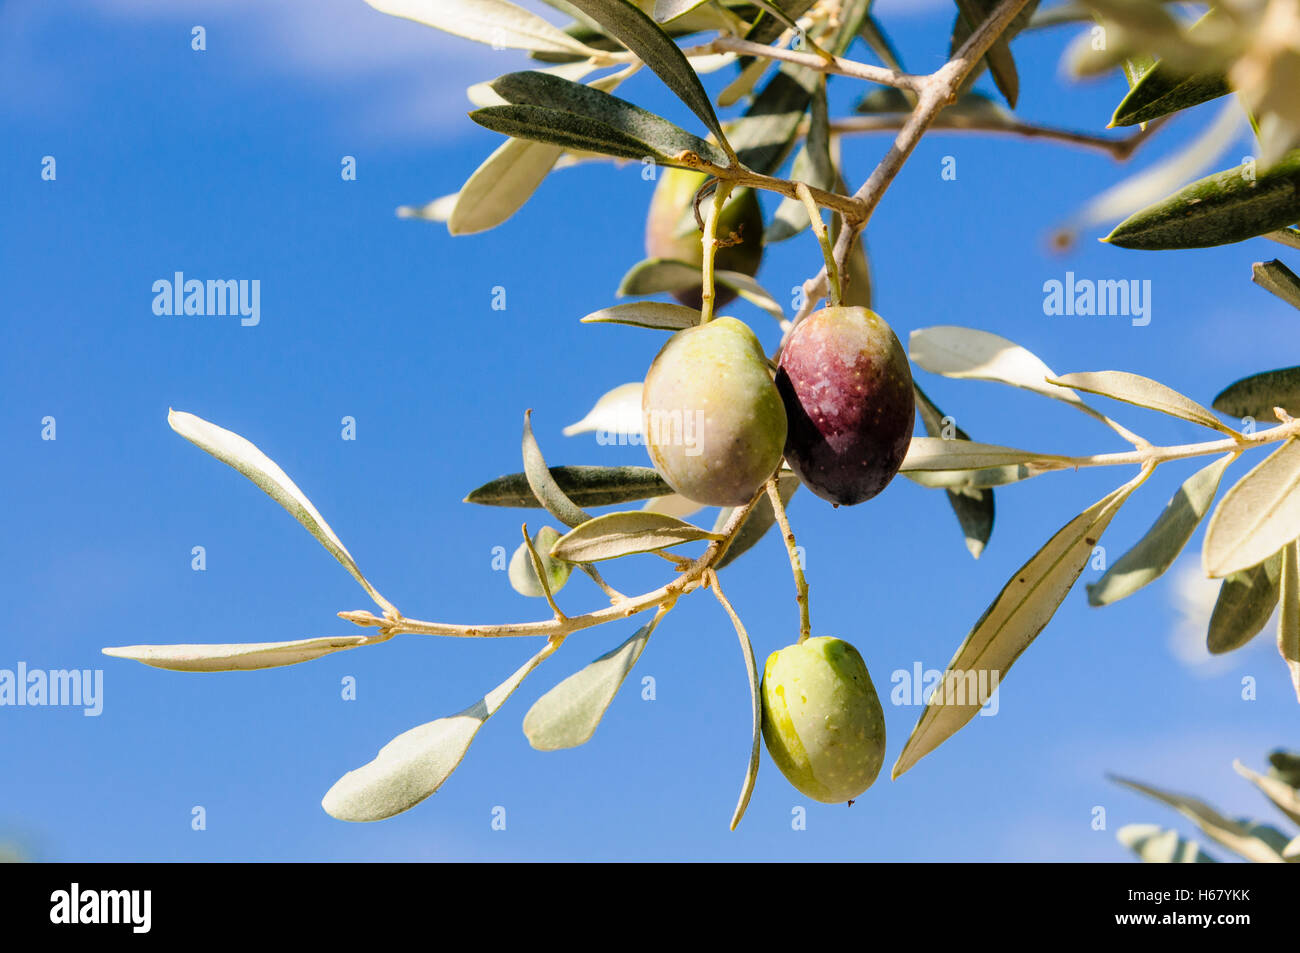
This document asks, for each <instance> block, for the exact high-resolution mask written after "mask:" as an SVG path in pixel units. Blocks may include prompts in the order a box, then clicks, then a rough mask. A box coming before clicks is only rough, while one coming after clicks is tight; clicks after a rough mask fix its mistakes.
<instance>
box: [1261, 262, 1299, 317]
mask: <svg viewBox="0 0 1300 953" xmlns="http://www.w3.org/2000/svg"><path fill="white" fill-rule="evenodd" d="M1251 273H1252V279H1251V280H1252V281H1254V282H1255V284H1257V285H1259V286H1260V287H1261V288H1263V289H1264V290H1265V291H1271V292H1272V293H1273V294H1275V295H1277V296H1278V297H1279V298H1281V299H1282V300H1283V301H1285V302H1286V303H1287V304H1289V305H1291V307H1293V308H1300V276H1297V275H1296V273H1295V272H1294V271H1292V270H1291V269H1290V268H1288V267H1287V266H1286V265H1284V264H1282V262H1280V261H1278V260H1277V259H1276V258H1274V259H1273V260H1272V261H1269V262H1260V261H1257V262H1255V264H1254V267H1253V268H1252V269H1251Z"/></svg>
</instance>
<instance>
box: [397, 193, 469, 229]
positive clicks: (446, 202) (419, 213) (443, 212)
mask: <svg viewBox="0 0 1300 953" xmlns="http://www.w3.org/2000/svg"><path fill="white" fill-rule="evenodd" d="M459 199H460V193H459V192H453V193H452V194H451V195H444V196H442V198H437V199H434V200H433V201H432V202H430V203H428V204H427V205H399V206H398V207H397V217H398V218H419V219H423V220H424V221H426V222H446V221H447V219H449V218H451V213H452V212H453V211H454V210H455V208H456V202H457V200H459Z"/></svg>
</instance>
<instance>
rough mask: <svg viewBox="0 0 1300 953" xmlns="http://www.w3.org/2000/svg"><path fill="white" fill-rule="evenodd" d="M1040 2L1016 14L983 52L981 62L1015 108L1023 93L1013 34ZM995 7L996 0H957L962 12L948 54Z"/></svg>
mask: <svg viewBox="0 0 1300 953" xmlns="http://www.w3.org/2000/svg"><path fill="white" fill-rule="evenodd" d="M1037 6H1038V2H1037V0H1031V2H1030V3H1028V4H1026V5H1025V7H1024V8H1023V9H1022V10H1021V11H1020V13H1018V14H1016V18H1015V19H1014V20H1013V21H1012V22H1011V24H1010V25H1009V26H1008V27H1007V29H1006V30H1005V31H1004V32H1003V34H1002V36H1000V37H998V38H997V39H996V40H995V41H994V42H993V44H992V46H990V47H989V49H988V52H986V53H985V54H984V59H983V62H982V64H981V65H984V66H987V67H988V68H989V72H990V73H991V74H992V75H993V81H994V83H995V84H996V85H997V87H998V91H999V92H1001V93H1002V95H1003V96H1005V97H1006V100H1007V104H1008V105H1009V106H1011V108H1012V109H1014V108H1015V106H1016V100H1017V99H1018V98H1019V96H1020V76H1019V74H1018V72H1017V71H1016V61H1015V58H1014V57H1013V56H1012V55H1011V45H1010V41H1011V38H1012V37H1013V36H1015V35H1016V34H1017V33H1018V32H1020V30H1022V29H1024V27H1025V26H1027V25H1028V23H1029V19H1030V17H1031V16H1032V15H1033V12H1034V8H1035V7H1037ZM996 8H997V2H996V0H957V9H958V11H959V13H958V15H957V20H956V22H955V23H954V24H953V32H952V41H951V43H950V46H949V53H948V55H949V57H952V56H953V55H955V54H956V52H957V50H959V49H960V48H961V46H962V44H963V43H965V42H966V41H967V40H968V39H969V38H970V35H971V34H972V33H973V32H974V31H975V28H976V27H978V26H979V25H980V24H981V23H983V22H984V21H985V20H987V19H988V18H989V17H990V16H992V15H993V12H994V10H995V9H996Z"/></svg>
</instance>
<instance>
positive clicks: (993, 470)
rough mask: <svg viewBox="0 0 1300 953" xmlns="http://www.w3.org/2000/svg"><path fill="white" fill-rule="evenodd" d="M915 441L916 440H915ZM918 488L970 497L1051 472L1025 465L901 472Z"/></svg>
mask: <svg viewBox="0 0 1300 953" xmlns="http://www.w3.org/2000/svg"><path fill="white" fill-rule="evenodd" d="M914 439H915V438H914ZM900 472H902V474H903V476H905V477H907V478H908V479H909V480H911V481H912V482H913V483H915V484H917V485H918V486H924V487H927V488H929V489H932V490H952V491H954V492H958V493H963V494H964V495H966V496H970V495H971V493H972V492H976V491H979V490H983V489H991V488H993V487H995V486H1006V485H1007V484H1009V483H1019V482H1020V481H1021V480H1027V479H1029V478H1030V477H1036V476H1039V475H1040V474H1043V473H1049V472H1051V471H1049V470H1040V469H1037V468H1034V467H1028V466H1025V465H1024V464H1019V465H1016V466H1005V467H985V468H984V469H983V470H905V471H900Z"/></svg>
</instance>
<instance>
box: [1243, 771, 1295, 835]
mask: <svg viewBox="0 0 1300 953" xmlns="http://www.w3.org/2000/svg"><path fill="white" fill-rule="evenodd" d="M1232 767H1233V770H1235V771H1236V772H1237V773H1238V774H1240V775H1241V776H1242V777H1243V778H1245V779H1246V780H1247V781H1249V782H1250V783H1251V784H1253V785H1255V787H1257V788H1259V790H1260V792H1261V793H1262V794H1263V795H1264V797H1266V798H1268V799H1269V800H1270V801H1272V802H1273V805H1274V806H1275V807H1276V808H1277V809H1278V810H1279V811H1281V812H1282V813H1283V814H1285V815H1286V816H1287V817H1289V818H1290V819H1291V820H1292V821H1294V822H1295V823H1297V824H1300V791H1297V790H1296V789H1295V788H1293V787H1291V785H1289V784H1286V783H1285V782H1283V781H1279V780H1278V779H1277V778H1271V777H1269V776H1268V775H1265V774H1259V773H1258V772H1256V771H1252V770H1251V769H1250V768H1248V767H1246V766H1245V765H1244V764H1242V763H1241V762H1240V761H1234V762H1232Z"/></svg>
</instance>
